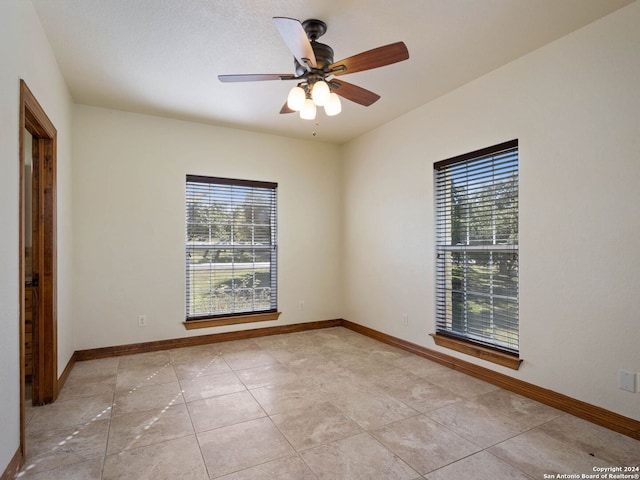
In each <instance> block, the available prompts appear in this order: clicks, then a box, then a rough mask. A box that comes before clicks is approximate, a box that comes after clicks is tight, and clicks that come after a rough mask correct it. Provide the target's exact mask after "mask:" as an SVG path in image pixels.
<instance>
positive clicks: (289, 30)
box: [218, 17, 409, 120]
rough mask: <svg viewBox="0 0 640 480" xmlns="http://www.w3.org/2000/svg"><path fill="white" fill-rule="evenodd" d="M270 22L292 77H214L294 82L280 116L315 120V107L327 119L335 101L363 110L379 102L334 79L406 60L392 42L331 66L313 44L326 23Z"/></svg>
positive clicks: (337, 106)
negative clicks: (289, 56)
mask: <svg viewBox="0 0 640 480" xmlns="http://www.w3.org/2000/svg"><path fill="white" fill-rule="evenodd" d="M273 21H274V22H275V24H276V27H277V28H278V31H279V32H280V35H282V38H283V39H284V42H285V43H286V44H287V47H289V50H291V53H293V57H294V68H295V74H294V75H292V74H286V73H285V74H239V75H218V79H219V80H220V81H221V82H253V81H262V80H297V81H298V84H297V86H295V87H293V88H292V89H291V91H290V92H289V95H288V96H287V102H286V103H285V104H284V106H283V107H282V109H281V110H280V113H293V112H300V118H302V119H305V120H313V119H315V118H316V109H317V108H316V107H324V110H325V114H326V115H327V116H333V115H337V114H339V113H340V112H341V111H342V104H341V101H340V98H339V97H342V98H346V99H347V100H350V101H352V102H355V103H358V104H360V105H363V106H365V107H368V106H370V105H372V104H373V103H374V102H376V101H377V100H378V99H379V98H380V96H379V95H378V94H376V93H373V92H371V91H369V90H366V89H364V88H362V87H358V86H357V85H353V84H350V83H347V82H345V81H342V80H336V79H335V78H334V77H337V76H340V75H344V74H347V73H355V72H361V71H364V70H371V69H374V68H378V67H383V66H385V65H390V64H392V63H397V62H401V61H403V60H407V59H408V58H409V51H408V50H407V46H406V45H405V44H404V43H403V42H396V43H391V44H389V45H384V46H382V47H378V48H374V49H372V50H368V51H366V52H362V53H359V54H357V55H354V56H352V57H349V58H345V59H343V60H340V61H338V62H334V61H333V49H332V48H331V47H330V46H329V45H325V44H323V43H320V42H318V41H317V40H318V38H319V37H321V36H322V35H324V34H325V32H326V31H327V24H326V23H324V22H323V21H321V20H316V19H309V20H305V21H304V22H302V23H301V22H300V21H299V20H296V19H293V18H286V17H274V18H273Z"/></svg>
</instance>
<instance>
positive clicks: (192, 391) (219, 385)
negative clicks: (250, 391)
mask: <svg viewBox="0 0 640 480" xmlns="http://www.w3.org/2000/svg"><path fill="white" fill-rule="evenodd" d="M180 385H181V386H182V390H183V393H182V394H183V396H184V400H185V401H186V402H193V401H194V400H201V399H203V398H210V397H217V396H218V395H226V394H228V393H236V392H241V391H243V390H246V388H245V386H244V384H243V383H242V382H241V381H240V379H238V377H237V376H236V374H235V373H233V372H226V373H217V374H215V375H207V376H206V377H197V378H190V379H183V380H180Z"/></svg>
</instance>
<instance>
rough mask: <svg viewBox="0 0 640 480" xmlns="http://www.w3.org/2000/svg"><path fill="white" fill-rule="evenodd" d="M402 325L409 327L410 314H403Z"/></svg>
mask: <svg viewBox="0 0 640 480" xmlns="http://www.w3.org/2000/svg"><path fill="white" fill-rule="evenodd" d="M402 324H403V325H409V314H408V313H403V314H402Z"/></svg>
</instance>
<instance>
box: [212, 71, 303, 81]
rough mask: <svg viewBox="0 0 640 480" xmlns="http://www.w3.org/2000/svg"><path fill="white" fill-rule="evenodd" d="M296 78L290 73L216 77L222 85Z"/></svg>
mask: <svg viewBox="0 0 640 480" xmlns="http://www.w3.org/2000/svg"><path fill="white" fill-rule="evenodd" d="M295 78H296V76H295V75H292V74H290V73H264V74H261V73H258V74H252V73H249V74H240V75H218V80H220V81H221V82H224V83H228V82H259V81H262V80H293V79H295Z"/></svg>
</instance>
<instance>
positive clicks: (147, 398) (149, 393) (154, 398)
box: [112, 381, 184, 415]
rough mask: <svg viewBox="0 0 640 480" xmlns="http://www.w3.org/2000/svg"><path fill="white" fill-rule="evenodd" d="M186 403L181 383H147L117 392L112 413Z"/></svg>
mask: <svg viewBox="0 0 640 480" xmlns="http://www.w3.org/2000/svg"><path fill="white" fill-rule="evenodd" d="M179 403H184V398H183V397H182V390H181V388H180V384H179V383H178V382H177V381H175V382H170V383H161V384H159V385H145V386H142V387H139V388H135V387H134V388H132V389H131V390H129V391H126V390H122V391H119V392H118V393H116V395H115V397H114V401H113V411H112V415H124V414H127V413H132V412H142V411H145V410H153V409H157V408H164V407H167V406H171V405H177V404H179Z"/></svg>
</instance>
